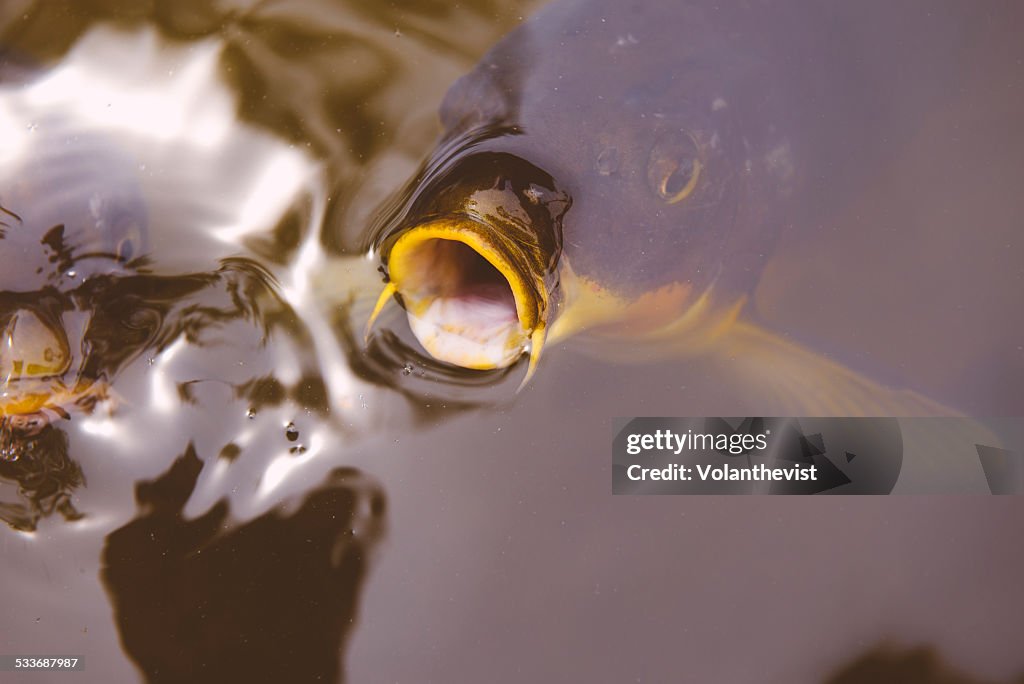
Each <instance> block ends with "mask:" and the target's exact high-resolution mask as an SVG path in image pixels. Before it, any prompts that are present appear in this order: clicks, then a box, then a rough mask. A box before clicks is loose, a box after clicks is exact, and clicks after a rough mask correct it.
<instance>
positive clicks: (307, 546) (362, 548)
mask: <svg viewBox="0 0 1024 684" xmlns="http://www.w3.org/2000/svg"><path fill="white" fill-rule="evenodd" d="M202 468H203V464H202V461H200V459H199V457H198V456H197V455H196V453H195V450H194V449H193V448H192V446H191V445H190V446H189V447H188V449H186V451H185V453H184V454H183V455H182V456H181V457H180V458H179V459H178V460H177V461H175V463H174V464H173V465H172V466H171V467H170V468H169V469H168V470H167V472H166V473H164V474H163V475H162V476H160V477H159V478H158V479H156V480H153V481H151V482H142V483H139V484H138V485H137V486H136V492H135V495H136V501H137V503H138V507H139V515H138V517H136V518H135V519H134V520H133V521H132V522H130V523H128V524H127V525H125V526H124V527H122V528H120V529H118V530H116V531H114V532H113V533H111V534H110V535H109V536H108V537H107V543H106V547H105V548H104V551H103V570H102V580H103V584H104V585H105V587H106V589H107V591H108V592H109V593H110V598H111V602H112V603H113V606H114V613H115V619H116V622H117V626H118V630H119V633H120V637H121V641H122V644H123V646H124V648H125V651H127V653H128V654H129V655H130V657H131V658H132V660H133V661H134V662H135V664H136V665H137V666H138V667H139V669H140V670H141V671H142V673H143V674H144V676H145V678H146V680H147V681H149V682H184V681H189V682H227V681H253V682H255V681H267V682H271V681H273V682H285V681H288V682H306V681H318V682H332V681H341V680H342V679H343V678H344V670H343V666H342V656H341V654H342V652H343V650H344V647H345V644H346V641H347V639H348V636H349V634H350V633H351V630H352V628H353V627H354V626H355V623H356V617H357V614H358V597H359V593H360V590H361V588H362V585H363V581H364V579H365V577H366V572H367V563H368V554H369V553H370V552H371V551H372V549H373V547H374V546H375V545H376V543H377V541H378V540H379V539H380V536H381V534H382V531H383V528H384V524H385V517H386V504H385V499H384V494H383V492H382V491H381V490H380V488H379V487H378V486H377V485H376V484H375V483H373V482H372V481H370V480H368V479H367V478H366V477H365V476H363V475H362V474H361V473H360V472H359V471H357V470H355V469H353V468H338V469H336V470H334V471H333V472H331V473H330V474H329V475H328V477H327V478H326V480H325V481H324V482H322V483H321V484H320V485H319V486H318V487H316V488H314V489H312V490H311V491H310V492H309V493H308V494H306V495H305V496H304V497H303V498H302V499H301V501H297V502H295V503H294V504H293V505H291V506H289V505H287V504H285V505H282V506H279V507H277V508H276V509H274V510H271V511H270V512H268V513H266V514H264V515H262V516H260V517H258V518H255V519H253V520H252V521H250V522H248V523H246V524H244V525H241V526H238V527H233V526H232V524H231V521H230V515H229V511H228V505H227V503H226V502H224V501H221V502H220V503H218V504H217V505H215V506H213V507H212V508H211V509H210V510H209V511H208V512H206V513H205V514H203V515H201V516H199V517H197V518H194V519H187V518H186V517H184V515H183V514H182V509H183V507H184V505H185V502H186V501H187V500H188V498H189V497H190V495H191V494H192V491H193V490H194V488H195V485H196V481H197V479H198V477H199V474H200V472H201V470H202ZM289 509H290V510H289Z"/></svg>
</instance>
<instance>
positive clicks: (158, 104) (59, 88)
mask: <svg viewBox="0 0 1024 684" xmlns="http://www.w3.org/2000/svg"><path fill="white" fill-rule="evenodd" d="M220 51H221V45H220V43H219V42H218V41H216V40H204V41H197V42H194V43H190V44H189V45H187V46H184V45H174V44H172V43H169V42H167V41H164V40H162V39H161V38H160V37H159V36H158V34H157V32H156V31H155V30H153V29H147V30H143V31H138V32H135V33H125V32H121V31H117V30H115V29H112V28H109V27H103V26H101V27H98V28H96V29H93V30H92V31H90V32H89V33H88V34H86V35H85V36H83V37H82V39H81V40H79V41H78V43H77V44H76V45H75V46H74V48H72V50H71V52H70V53H69V54H68V56H67V57H66V58H65V60H64V61H63V62H62V63H61V65H60V66H58V67H56V68H55V69H53V70H52V71H51V72H49V73H48V74H47V75H46V76H44V77H43V78H41V79H40V80H38V81H36V82H35V83H33V84H32V85H31V86H29V87H27V88H25V89H23V93H24V97H25V100H26V102H27V103H28V104H29V105H30V106H31V107H33V108H35V109H37V111H52V112H61V114H62V115H65V116H68V117H74V118H75V119H76V120H78V121H81V122H83V123H86V124H92V125H93V126H95V127H97V128H110V129H115V130H117V131H118V132H120V133H133V134H136V135H139V136H144V137H146V138H149V139H150V140H155V141H160V142H172V141H173V142H174V143H175V144H188V145H196V146H200V147H207V148H210V147H216V146H218V145H220V144H222V143H223V141H224V138H225V137H226V136H227V135H228V133H229V132H230V130H231V126H232V125H233V123H234V119H235V116H234V102H233V99H232V97H231V95H230V92H229V91H228V90H227V89H226V88H223V87H221V88H219V89H211V88H210V84H211V83H212V82H214V81H215V80H216V71H217V64H218V60H219V58H220ZM112 65H116V68H112Z"/></svg>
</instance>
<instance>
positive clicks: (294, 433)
mask: <svg viewBox="0 0 1024 684" xmlns="http://www.w3.org/2000/svg"><path fill="white" fill-rule="evenodd" d="M284 436H285V438H286V439H287V440H288V441H289V442H294V441H295V440H297V439H298V438H299V429H298V428H297V427H295V423H288V424H287V425H285V426H284Z"/></svg>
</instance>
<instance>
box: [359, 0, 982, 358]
mask: <svg viewBox="0 0 1024 684" xmlns="http://www.w3.org/2000/svg"><path fill="white" fill-rule="evenodd" d="M967 9H968V6H967V5H966V4H957V3H943V4H942V5H941V6H935V5H933V4H930V3H901V4H900V5H899V6H898V7H893V6H892V5H891V4H889V3H881V2H868V3H856V4H855V5H853V4H851V3H839V2H825V3H809V2H797V1H794V0H786V1H783V2H767V1H766V2H744V3H726V4H719V3H713V2H702V1H694V2H680V3H660V2H647V1H640V2H630V3H619V2H609V1H605V0H566V1H559V2H554V3H552V4H551V5H549V6H547V7H546V8H544V9H542V10H541V11H540V12H539V13H538V14H537V15H535V16H534V17H532V18H531V19H530V20H529V21H528V22H526V23H525V24H524V25H522V26H521V27H520V28H518V29H517V30H515V31H513V32H512V33H511V34H509V35H508V36H507V37H506V38H505V39H503V40H502V41H501V42H500V43H499V44H498V45H496V46H495V48H494V49H493V50H492V51H491V52H490V53H488V54H487V55H486V56H485V57H484V58H483V59H482V60H481V61H480V63H479V64H478V65H477V66H476V68H475V69H474V70H473V71H471V72H470V73H469V74H467V75H466V76H464V77H463V78H462V79H460V80H459V81H457V82H456V83H455V84H454V85H453V86H452V88H451V89H450V90H449V92H448V93H447V95H446V97H445V99H444V102H443V105H442V107H441V114H440V117H441V123H442V125H443V129H444V131H443V133H442V136H441V141H440V143H439V145H438V148H437V150H436V151H435V152H434V154H433V155H432V156H431V157H430V158H429V159H428V160H427V161H426V163H425V164H424V167H423V168H422V170H421V172H420V174H419V175H418V176H417V177H416V178H415V179H413V181H412V183H411V184H410V186H409V188H408V190H407V193H406V200H405V202H404V203H403V204H401V207H400V210H399V211H397V212H395V213H393V214H391V215H390V216H388V217H387V218H386V219H385V220H383V221H382V222H381V225H380V226H379V227H378V229H377V231H376V233H375V241H374V248H375V250H376V252H377V253H378V254H379V255H380V258H381V260H382V267H383V270H384V272H385V274H386V277H387V279H388V284H387V287H386V288H385V291H384V293H383V295H382V297H381V299H380V301H379V302H378V307H377V312H379V310H380V309H381V308H382V306H383V305H384V304H385V303H386V302H387V301H388V300H389V299H390V298H391V296H392V295H395V296H396V297H397V298H398V299H399V301H400V302H401V303H402V304H403V306H404V307H405V308H406V310H407V312H408V316H409V320H410V324H411V327H412V330H413V332H414V334H415V335H416V336H417V338H418V339H419V340H420V342H421V343H422V344H423V345H424V347H425V348H426V350H427V351H428V352H430V353H431V354H432V355H433V356H435V357H436V358H438V359H441V360H442V361H447V362H449V363H452V364H454V365H460V366H464V367H468V368H501V367H504V366H508V365H510V364H512V363H514V362H515V361H516V360H518V358H520V355H522V354H524V353H525V354H529V355H530V357H531V363H530V371H529V373H532V372H533V370H534V369H535V367H536V362H537V358H538V357H539V355H540V349H541V348H542V345H543V344H544V343H545V341H557V340H561V339H565V338H567V337H570V336H575V335H579V334H580V333H586V337H587V338H588V339H589V340H590V341H591V342H592V343H594V341H595V340H596V341H597V342H596V343H595V344H596V345H597V346H600V347H602V348H604V349H611V350H613V352H614V350H616V349H617V350H618V351H619V354H618V355H619V356H623V354H622V353H621V351H622V348H623V346H622V340H623V339H625V340H628V342H629V344H628V345H627V346H628V348H629V353H630V354H635V353H636V349H637V346H638V345H640V346H643V347H644V348H645V349H647V350H648V351H647V352H646V353H645V354H644V356H646V357H650V356H652V355H658V354H666V353H667V354H671V355H681V354H689V353H704V352H707V351H709V350H715V351H717V352H719V353H724V354H727V355H736V354H740V353H745V352H742V351H740V350H741V349H742V348H743V346H744V344H748V343H749V344H756V345H759V346H760V347H761V348H764V345H762V344H761V342H760V341H758V340H760V339H761V337H762V334H761V331H756V330H755V329H754V328H750V327H745V326H747V325H748V323H747V321H748V315H747V314H748V313H749V309H750V306H749V301H750V300H751V299H752V298H753V297H754V292H755V290H756V288H757V286H758V283H759V281H760V279H761V275H762V273H763V271H764V269H765V266H766V264H768V263H770V261H771V260H772V259H773V258H774V257H776V256H777V253H776V246H777V244H778V242H779V237H780V235H781V234H783V233H784V232H785V231H788V230H792V229H793V228H794V227H797V228H798V229H806V227H808V226H814V225H815V224H817V223H820V222H821V221H822V217H823V216H827V215H828V214H829V213H830V212H835V211H836V210H837V207H842V206H844V205H845V203H847V202H848V201H849V200H850V199H851V198H852V197H854V196H856V193H857V192H859V191H860V190H862V189H863V187H864V182H865V179H866V178H869V177H870V175H871V174H872V173H874V172H876V171H875V170H876V169H877V168H878V167H879V165H884V163H885V161H886V160H887V159H889V158H890V157H891V156H892V155H894V154H895V153H897V152H898V151H899V150H900V149H901V147H902V145H904V144H905V141H906V140H907V139H909V138H910V137H911V136H912V135H913V134H914V133H915V132H916V131H917V129H918V128H919V127H920V125H921V121H922V117H924V116H925V115H926V114H927V113H928V112H929V111H930V109H931V108H932V107H934V106H936V103H939V102H941V101H942V99H943V98H944V97H945V96H946V94H947V93H948V91H949V89H950V87H951V85H952V84H955V83H956V82H957V79H959V78H961V75H960V71H961V70H962V69H961V68H960V66H959V64H958V62H957V58H956V50H955V47H956V46H957V44H958V41H959V40H960V36H961V33H962V32H963V31H964V28H963V27H964V25H965V24H964V21H965V20H964V17H963V16H962V15H963V14H964V13H965V11H966V10H967ZM951 48H954V49H951ZM374 315H376V312H375V314H374ZM371 322H372V321H371ZM737 332H739V333H740V334H739V335H737V334H736V333H737ZM727 335H728V336H731V337H727ZM738 340H744V342H739V341H738ZM607 341H611V343H610V344H606V342H607ZM769 346H771V345H769ZM775 348H776V349H779V348H780V347H779V345H775ZM796 348H797V347H795V346H794V348H793V350H794V351H795V350H796Z"/></svg>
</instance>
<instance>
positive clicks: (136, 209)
mask: <svg viewBox="0 0 1024 684" xmlns="http://www.w3.org/2000/svg"><path fill="white" fill-rule="evenodd" d="M4 67H5V64H4V56H3V55H2V54H0V74H3V73H6V70H5V68H4ZM21 87H22V85H21V84H20V83H19V84H17V85H16V86H13V87H12V89H11V93H15V94H16V93H17V92H18V88H21ZM3 94H4V93H3V92H0V95H3ZM20 104H21V101H20V100H19V99H18V98H17V97H16V95H15V96H13V97H12V98H10V99H7V98H3V97H0V123H3V124H5V126H7V128H6V130H5V136H6V140H5V142H6V143H8V144H9V145H10V147H9V148H8V151H10V152H11V154H8V155H6V156H5V157H4V158H3V159H0V258H2V262H3V268H2V269H0V418H2V419H3V421H4V426H7V425H10V426H11V427H14V428H15V429H19V430H21V431H29V432H31V431H33V430H35V429H37V428H38V427H39V426H41V425H45V424H46V422H47V421H48V420H49V419H50V416H51V415H52V414H56V415H67V413H68V411H69V410H72V409H73V408H75V407H76V406H77V407H82V406H84V407H89V406H91V405H92V404H94V403H95V402H96V401H97V400H99V399H102V398H104V397H106V396H107V392H108V388H107V386H106V383H105V381H104V380H103V378H102V377H100V375H98V374H90V373H88V372H86V370H85V365H86V357H87V356H88V353H89V350H88V349H83V348H81V347H82V346H83V342H82V340H81V336H82V334H83V330H80V329H75V330H74V331H73V335H72V339H69V334H68V330H67V329H66V324H67V323H68V321H77V324H78V325H79V327H81V325H82V324H83V317H82V316H81V312H78V311H76V309H78V308H80V305H84V306H88V304H87V303H84V302H81V301H79V300H80V299H81V292H82V285H83V283H85V282H86V281H88V280H89V279H90V278H91V277H93V276H96V275H104V274H111V273H124V272H128V271H132V270H133V262H135V263H137V259H138V258H139V256H140V255H141V254H142V253H143V252H144V251H145V249H146V244H147V232H146V213H145V207H144V205H143V200H142V194H141V189H140V187H139V184H138V181H137V179H136V178H135V177H134V175H133V173H132V171H131V170H132V168H133V166H132V165H131V164H130V163H129V162H128V160H127V158H126V157H124V156H123V155H121V154H120V153H119V152H118V150H117V148H116V146H114V145H113V144H112V142H111V140H110V139H109V138H108V137H106V136H104V135H101V134H99V133H96V132H92V131H89V130H88V129H83V128H81V127H78V126H76V125H75V124H74V122H73V121H71V120H69V119H66V118H64V117H61V116H60V115H51V116H47V117H43V118H41V119H39V118H30V117H28V116H27V113H26V112H25V111H24V110H23V109H22V108H21V107H20ZM26 121H27V123H26ZM16 124H17V125H16ZM76 317H77V318H76ZM76 343H77V344H76Z"/></svg>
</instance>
